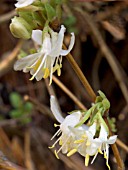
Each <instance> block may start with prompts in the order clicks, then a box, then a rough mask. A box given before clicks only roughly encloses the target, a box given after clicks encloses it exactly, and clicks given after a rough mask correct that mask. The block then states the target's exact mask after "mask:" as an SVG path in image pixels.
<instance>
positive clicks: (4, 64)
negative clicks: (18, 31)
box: [0, 40, 23, 77]
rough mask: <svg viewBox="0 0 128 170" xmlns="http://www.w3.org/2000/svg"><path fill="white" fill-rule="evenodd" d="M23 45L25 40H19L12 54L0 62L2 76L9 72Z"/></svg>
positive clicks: (0, 74)
mask: <svg viewBox="0 0 128 170" xmlns="http://www.w3.org/2000/svg"><path fill="white" fill-rule="evenodd" d="M22 45H23V40H19V42H18V44H17V45H16V47H15V48H14V50H13V51H12V52H11V54H10V55H9V56H8V57H6V58H5V59H3V61H1V63H0V77H1V76H3V75H4V74H5V73H7V72H8V71H9V70H10V67H12V66H13V63H14V60H15V58H16V56H17V54H18V52H19V51H20V49H21V47H22Z"/></svg>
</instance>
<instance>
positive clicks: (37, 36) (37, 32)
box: [32, 30, 42, 45]
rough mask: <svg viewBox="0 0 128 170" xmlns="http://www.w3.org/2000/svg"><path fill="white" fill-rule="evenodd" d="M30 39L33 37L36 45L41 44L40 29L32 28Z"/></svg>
mask: <svg viewBox="0 0 128 170" xmlns="http://www.w3.org/2000/svg"><path fill="white" fill-rule="evenodd" d="M32 39H33V40H34V41H35V42H36V43H37V44H38V45H42V31H41V30H33V31H32Z"/></svg>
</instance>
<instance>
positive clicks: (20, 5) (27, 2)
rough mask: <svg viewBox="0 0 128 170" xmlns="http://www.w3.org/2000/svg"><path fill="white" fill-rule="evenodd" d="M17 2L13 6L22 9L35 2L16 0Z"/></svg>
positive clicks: (31, 0) (32, 0)
mask: <svg viewBox="0 0 128 170" xmlns="http://www.w3.org/2000/svg"><path fill="white" fill-rule="evenodd" d="M17 1H18V2H17V3H16V4H15V7H17V8H22V7H26V6H28V5H31V4H32V3H33V2H34V1H35V0H17Z"/></svg>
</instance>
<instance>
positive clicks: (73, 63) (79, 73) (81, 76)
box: [63, 45, 96, 102]
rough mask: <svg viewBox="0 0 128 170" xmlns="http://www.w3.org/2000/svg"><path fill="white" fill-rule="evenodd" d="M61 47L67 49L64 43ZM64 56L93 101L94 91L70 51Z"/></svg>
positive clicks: (94, 97)
mask: <svg viewBox="0 0 128 170" xmlns="http://www.w3.org/2000/svg"><path fill="white" fill-rule="evenodd" d="M63 48H64V49H67V48H66V46H65V45H63ZM66 57H67V59H68V61H69V63H70V64H71V66H72V68H73V69H74V71H75V72H76V74H77V76H78V77H79V79H80V81H81V82H82V84H83V85H84V87H85V89H86V90H87V92H88V94H89V95H90V97H91V99H92V101H93V102H94V101H95V99H96V95H95V92H94V91H93V89H92V88H91V86H90V84H89V82H88V81H87V79H86V77H85V76H84V74H83V72H82V71H81V69H80V67H79V66H78V64H77V63H76V61H75V60H74V58H73V57H72V55H71V54H70V53H69V54H68V55H67V56H66Z"/></svg>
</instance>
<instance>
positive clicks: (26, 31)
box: [10, 17, 32, 39]
mask: <svg viewBox="0 0 128 170" xmlns="http://www.w3.org/2000/svg"><path fill="white" fill-rule="evenodd" d="M10 31H11V33H12V34H13V36H14V37H16V38H23V39H29V38H30V37H31V34H32V28H31V26H30V25H29V24H28V23H27V22H26V21H25V20H24V19H23V18H20V17H14V18H13V19H12V23H11V24H10Z"/></svg>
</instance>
